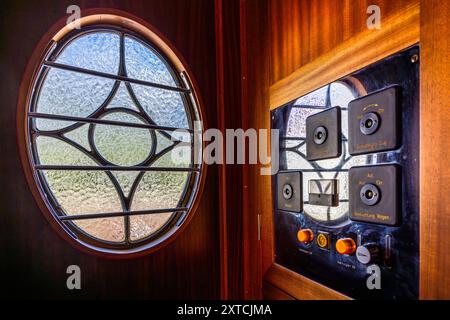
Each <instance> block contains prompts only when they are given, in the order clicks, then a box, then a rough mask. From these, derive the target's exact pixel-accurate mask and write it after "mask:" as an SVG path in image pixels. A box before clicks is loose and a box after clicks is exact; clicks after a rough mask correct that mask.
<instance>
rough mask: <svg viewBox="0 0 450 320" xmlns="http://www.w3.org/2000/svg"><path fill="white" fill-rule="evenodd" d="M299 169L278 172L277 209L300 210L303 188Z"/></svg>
mask: <svg viewBox="0 0 450 320" xmlns="http://www.w3.org/2000/svg"><path fill="white" fill-rule="evenodd" d="M302 181H303V180H302V173H301V172H300V171H289V172H279V173H278V175H277V204H278V209H279V210H285V211H291V212H298V213H299V212H302V211H303V190H302V189H303V188H302Z"/></svg>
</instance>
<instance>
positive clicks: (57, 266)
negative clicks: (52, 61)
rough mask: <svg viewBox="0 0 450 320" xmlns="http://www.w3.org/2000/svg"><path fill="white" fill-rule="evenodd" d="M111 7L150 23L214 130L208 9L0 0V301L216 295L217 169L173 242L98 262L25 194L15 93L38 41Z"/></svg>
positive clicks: (175, 2)
mask: <svg viewBox="0 0 450 320" xmlns="http://www.w3.org/2000/svg"><path fill="white" fill-rule="evenodd" d="M71 4H78V5H79V6H80V7H81V9H82V10H83V9H87V8H113V9H120V10H123V11H126V12H128V13H130V14H132V15H135V16H137V17H139V18H141V19H143V20H145V21H148V22H149V23H150V24H152V25H154V26H155V27H156V28H157V29H158V30H159V31H160V32H161V33H162V34H163V35H164V36H165V37H166V38H168V39H169V41H170V42H171V43H172V44H173V45H174V46H175V47H176V48H177V49H178V51H179V52H180V53H181V55H182V56H183V58H184V59H185V61H187V64H188V66H189V67H190V69H191V70H192V74H193V75H194V77H195V79H196V82H197V83H198V87H199V89H200V95H201V96H202V99H203V101H204V105H205V114H206V121H207V123H208V125H209V126H210V127H215V126H216V121H217V115H216V86H215V83H216V74H215V34H214V3H213V1H209V0H195V1H184V0H165V1H156V0H155V1H152V0H150V1H144V0H142V1H141V0H136V1H73V0H70V1H50V0H45V1H39V2H37V1H2V2H1V4H0V6H1V7H0V25H1V31H0V43H1V44H0V67H1V70H2V82H1V85H0V98H1V108H0V137H1V138H0V139H1V142H0V152H1V157H0V168H1V169H0V181H1V192H0V203H1V204H2V205H1V209H0V244H1V248H2V250H0V261H1V267H0V268H1V274H2V276H3V281H2V290H1V292H2V296H5V297H9V298H13V297H27V298H141V299H143V298H155V299H166V298H199V299H211V298H218V297H219V285H220V284H219V273H220V270H219V269H220V268H219V267H220V265H219V236H218V234H219V220H218V210H217V209H218V195H217V168H215V167H210V168H209V169H208V175H207V179H206V184H205V188H204V193H203V195H202V196H201V198H200V204H199V207H198V212H196V214H195V215H194V217H193V219H192V221H191V222H190V224H189V225H188V227H187V228H186V230H185V231H184V233H182V234H181V235H180V236H179V237H178V238H177V239H176V240H175V241H174V242H173V243H171V244H169V245H168V246H167V247H165V248H164V249H162V250H160V251H157V252H155V253H153V254H150V255H148V256H145V257H143V258H138V259H130V260H107V259H102V258H98V257H94V256H90V255H87V254H85V253H82V252H80V251H78V250H76V249H75V248H74V247H72V246H71V245H69V244H68V243H67V242H66V241H64V240H63V239H62V238H60V237H59V236H58V235H57V234H56V232H54V230H53V229H52V228H51V226H50V225H49V223H48V222H47V221H46V220H45V218H44V216H43V214H42V213H41V212H40V210H39V209H38V207H37V205H36V203H35V201H34V199H33V197H32V195H31V193H30V190H29V189H28V186H27V183H26V180H25V177H24V174H23V170H22V168H21V162H20V159H19V153H18V145H17V143H18V142H17V137H16V104H17V99H18V96H17V95H18V89H19V84H20V81H21V78H22V74H23V72H24V70H25V66H26V64H27V62H28V59H29V58H30V56H31V54H32V52H33V50H34V48H35V46H36V45H37V43H38V41H39V40H40V38H41V37H42V35H43V34H45V33H46V32H47V31H48V29H50V27H51V26H52V25H53V24H54V23H55V22H56V21H57V20H59V19H61V18H63V17H64V16H65V15H66V8H67V6H68V5H71ZM72 264H75V265H79V266H80V268H81V272H82V290H79V291H69V290H67V288H66V277H67V275H66V268H67V266H69V265H72Z"/></svg>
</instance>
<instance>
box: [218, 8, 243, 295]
mask: <svg viewBox="0 0 450 320" xmlns="http://www.w3.org/2000/svg"><path fill="white" fill-rule="evenodd" d="M215 6H216V38H217V53H216V54H217V79H218V80H217V83H218V87H217V94H218V110H219V111H218V123H219V127H218V128H219V129H220V130H221V132H222V133H223V134H224V135H225V130H226V129H238V128H242V127H243V126H244V124H243V121H244V114H245V107H243V104H244V102H243V101H242V90H243V85H242V82H241V75H242V66H241V63H242V61H241V58H240V54H241V51H240V50H241V49H240V48H241V34H240V1H239V0H226V1H224V0H215ZM224 142H225V141H224ZM222 156H223V162H225V152H223V153H222ZM235 158H236V157H235ZM219 168H220V175H219V176H220V189H219V190H220V208H221V229H222V237H221V240H222V248H223V250H225V252H224V253H223V254H225V253H226V255H227V256H226V257H222V264H221V265H222V270H223V272H224V273H223V274H222V275H221V276H222V283H223V285H224V286H225V287H223V289H222V297H223V298H228V299H242V298H243V297H244V278H245V277H244V273H243V269H244V246H245V244H246V242H245V241H243V232H244V231H243V230H244V217H243V214H242V213H243V202H244V191H243V190H244V182H243V175H244V170H243V166H242V165H239V164H236V161H234V164H226V163H223V164H220V165H219Z"/></svg>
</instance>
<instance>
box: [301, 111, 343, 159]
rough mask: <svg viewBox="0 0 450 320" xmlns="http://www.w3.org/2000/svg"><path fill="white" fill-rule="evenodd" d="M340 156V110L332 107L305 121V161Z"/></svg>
mask: <svg viewBox="0 0 450 320" xmlns="http://www.w3.org/2000/svg"><path fill="white" fill-rule="evenodd" d="M341 154H342V138H341V108H339V107H334V108H331V109H328V110H326V111H322V112H319V113H316V114H314V115H312V116H309V117H308V118H307V119H306V159H307V160H309V161H313V160H323V159H330V158H336V157H339V156H340V155H341Z"/></svg>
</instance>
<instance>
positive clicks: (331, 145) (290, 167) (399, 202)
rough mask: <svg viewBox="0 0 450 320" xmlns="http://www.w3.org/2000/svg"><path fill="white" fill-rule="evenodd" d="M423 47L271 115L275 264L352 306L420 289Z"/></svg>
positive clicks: (414, 295)
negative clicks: (275, 166)
mask: <svg viewBox="0 0 450 320" xmlns="http://www.w3.org/2000/svg"><path fill="white" fill-rule="evenodd" d="M418 57H419V46H414V47H411V48H409V49H407V50H404V51H402V52H399V53H397V54H394V55H393V56H390V57H388V58H386V59H384V60H382V61H379V62H377V63H374V64H373V65H370V66H367V67H366V68H364V69H362V70H359V71H357V72H354V73H353V74H350V75H348V76H346V77H344V78H342V79H339V80H338V81H335V82H333V83H330V84H328V85H326V86H324V87H322V88H319V89H317V90H315V91H313V92H311V93H309V94H307V95H304V96H302V97H299V98H298V99H296V100H295V101H292V102H290V103H288V104H286V105H284V106H281V107H279V108H277V109H275V110H273V111H272V114H271V116H272V128H273V129H278V130H279V132H280V143H279V149H280V150H279V151H280V152H279V156H280V159H279V165H280V170H279V171H278V173H277V174H276V175H274V176H273V178H272V186H273V189H272V190H273V193H274V196H273V199H274V204H273V207H274V232H275V261H276V263H278V264H281V265H283V266H285V267H287V268H289V269H291V270H293V271H295V272H297V273H299V274H302V275H304V276H306V277H308V278H310V279H312V280H314V281H317V282H319V283H322V284H324V285H326V286H328V287H330V288H332V289H334V290H336V291H339V292H341V293H343V294H345V295H347V296H349V297H352V298H363V299H365V298H382V299H414V298H418V286H419V182H420V181H419V59H418Z"/></svg>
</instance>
